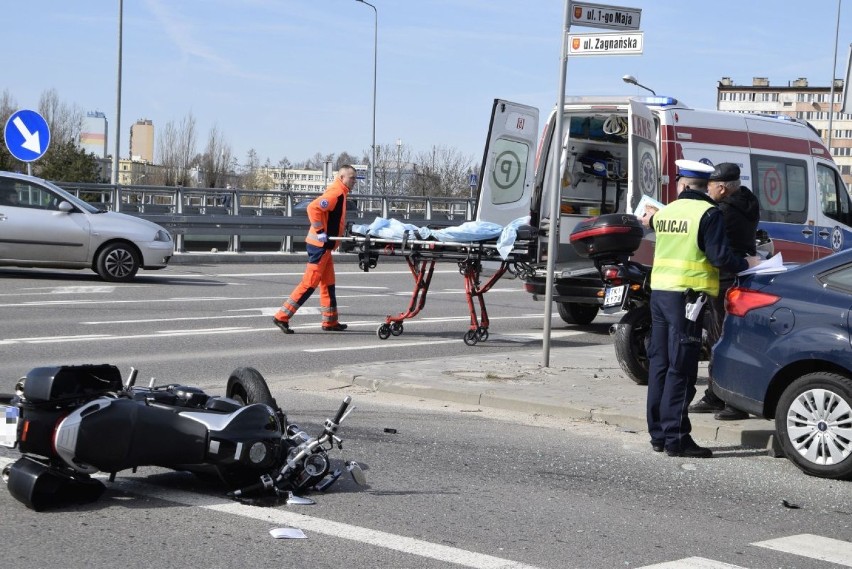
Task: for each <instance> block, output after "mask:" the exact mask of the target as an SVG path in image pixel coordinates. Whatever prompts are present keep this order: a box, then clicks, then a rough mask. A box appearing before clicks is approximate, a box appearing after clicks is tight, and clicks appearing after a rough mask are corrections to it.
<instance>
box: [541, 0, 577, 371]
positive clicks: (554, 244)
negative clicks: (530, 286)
mask: <svg viewBox="0 0 852 569" xmlns="http://www.w3.org/2000/svg"><path fill="white" fill-rule="evenodd" d="M570 15H571V0H565V17H564V20H563V24H562V53H561V54H560V56H559V90H558V92H559V94H558V95H557V98H556V131H555V132H554V134H553V139H552V142H551V150H552V151H553V158H552V160H553V161H552V162H551V164H553V169H552V170H553V181H552V184H553V186H552V187H553V188H554V191H553V195H552V196H551V201H550V229H549V233H548V236H547V238H548V239H547V279H546V281H545V283H546V284H545V294H544V331H543V333H542V349H543V358H544V364H543V365H544V367H550V324H551V320H552V317H553V272H554V271H555V270H556V256H557V253H558V251H559V218H560V215H559V212H560V209H559V206H560V205H561V204H562V187H561V184H560V179H561V175H560V171H559V162H560V160H561V158H562V146H563V143H562V130H563V124H562V123H563V122H564V116H565V79H566V77H567V75H568V32H569V31H570V29H571V20H570Z"/></svg>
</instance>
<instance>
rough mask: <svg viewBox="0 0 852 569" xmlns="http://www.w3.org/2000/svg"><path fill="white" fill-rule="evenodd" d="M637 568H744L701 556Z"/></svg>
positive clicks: (743, 568)
mask: <svg viewBox="0 0 852 569" xmlns="http://www.w3.org/2000/svg"><path fill="white" fill-rule="evenodd" d="M638 569H745V567H740V566H739V565H731V564H730V563H722V562H721V561H713V560H712V559H705V558H703V557H687V558H686V559H678V560H677V561H667V562H665V563H657V564H656V565H645V566H643V567H639V568H638Z"/></svg>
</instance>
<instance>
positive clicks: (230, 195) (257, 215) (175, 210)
mask: <svg viewBox="0 0 852 569" xmlns="http://www.w3.org/2000/svg"><path fill="white" fill-rule="evenodd" d="M58 185H60V186H61V187H62V188H63V189H65V190H66V191H68V192H70V193H72V194H74V195H76V196H77V197H79V198H81V199H83V200H84V201H87V202H89V203H92V204H95V205H99V206H101V207H104V208H105V209H109V210H111V211H118V212H122V213H126V214H129V215H133V216H136V217H141V218H143V219H147V220H149V221H152V222H154V223H157V224H158V225H161V226H162V227H163V228H165V229H166V230H168V231H169V232H170V233H171V234H172V236H173V238H174V239H175V248H176V249H177V250H178V251H181V252H185V251H187V248H188V247H191V246H192V245H194V244H197V245H198V247H199V248H201V249H205V248H206V249H209V248H210V245H211V244H222V245H223V246H224V243H225V241H227V250H228V251H231V252H242V251H244V245H246V244H247V243H248V242H254V243H255V247H257V246H259V247H262V248H263V247H267V248H269V249H270V250H276V251H283V252H288V253H292V252H294V251H295V250H296V246H301V244H302V243H304V236H305V235H306V234H307V231H308V226H309V224H308V219H307V216H306V215H305V213H304V211H303V210H301V209H300V208H298V207H297V206H298V204H300V203H301V202H303V201H305V200H309V199H313V198H315V197H316V194H305V193H299V192H270V191H249V190H230V189H221V188H183V187H168V186H113V185H111V184H80V183H62V182H60V183H58ZM348 200H349V201H350V202H352V201H354V202H355V205H356V207H355V208H354V211H353V210H352V208H350V209H349V210H348V211H347V218H348V221H350V222H352V223H370V222H371V221H372V220H373V218H375V217H384V218H396V219H400V220H404V221H406V222H407V223H414V224H418V223H421V224H423V225H430V226H432V227H447V226H451V225H457V224H460V223H463V222H465V221H469V220H471V219H473V211H474V202H473V200H469V199H466V198H434V197H409V196H376V195H372V196H371V195H366V194H350V195H349V196H348ZM263 250H267V249H263Z"/></svg>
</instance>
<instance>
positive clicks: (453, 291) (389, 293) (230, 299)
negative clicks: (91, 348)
mask: <svg viewBox="0 0 852 569" xmlns="http://www.w3.org/2000/svg"><path fill="white" fill-rule="evenodd" d="M383 290H386V292H379V293H365V294H338V295H337V299H338V300H340V299H347V298H372V297H377V296H378V297H386V296H403V297H410V296H411V291H393V290H390V289H383ZM505 292H509V293H517V292H523V291H519V290H515V289H511V288H505V289H501V288H496V289H491V290H490V291H489V292H488V294H491V293H505ZM40 294H52V293H40ZM447 294H452V295H462V294H464V289H447V290H436V291H431V297H434V296H435V295H447ZM5 296H33V295H32V294H16V295H5ZM431 297H430V298H431ZM282 298H283V296H282V295H281V294H277V295H274V296H205V297H198V296H193V297H175V298H156V299H155V298H147V299H132V300H130V299H128V300H109V299H82V298H75V299H73V300H69V299H63V300H31V301H23V302H7V303H4V304H0V308H19V307H22V306H55V305H63V306H64V305H67V304H68V303H69V302H73V303H74V304H77V305H83V304H86V305H90V304H98V305H111V304H154V303H170V302H234V301H245V300H255V301H256V300H272V301H274V302H275V303H276V304H278V303H280V302H281V299H282Z"/></svg>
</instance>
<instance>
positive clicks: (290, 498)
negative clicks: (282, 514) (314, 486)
mask: <svg viewBox="0 0 852 569" xmlns="http://www.w3.org/2000/svg"><path fill="white" fill-rule="evenodd" d="M314 504H316V502H315V501H314V500H311V499H310V498H304V497H302V496H296V495H295V494H293V492H287V505H288V506H313V505H314Z"/></svg>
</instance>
